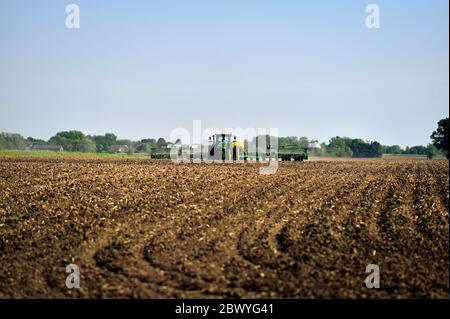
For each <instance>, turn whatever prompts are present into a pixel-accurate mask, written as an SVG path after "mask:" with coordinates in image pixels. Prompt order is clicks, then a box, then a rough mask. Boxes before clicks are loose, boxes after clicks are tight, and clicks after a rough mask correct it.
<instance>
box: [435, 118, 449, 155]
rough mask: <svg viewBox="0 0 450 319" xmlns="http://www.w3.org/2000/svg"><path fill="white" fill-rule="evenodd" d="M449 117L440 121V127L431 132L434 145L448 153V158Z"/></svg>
mask: <svg viewBox="0 0 450 319" xmlns="http://www.w3.org/2000/svg"><path fill="white" fill-rule="evenodd" d="M449 127H450V124H449V118H448V117H447V118H445V119H442V120H440V121H439V122H438V128H437V129H436V131H434V132H433V133H432V134H431V139H432V141H433V145H434V146H435V147H436V148H438V149H440V150H442V151H443V152H445V153H446V155H447V158H450V157H449V156H450V154H449V151H448V133H449Z"/></svg>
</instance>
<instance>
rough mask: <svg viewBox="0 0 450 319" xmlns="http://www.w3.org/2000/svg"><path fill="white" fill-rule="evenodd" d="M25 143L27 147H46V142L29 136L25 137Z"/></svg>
mask: <svg viewBox="0 0 450 319" xmlns="http://www.w3.org/2000/svg"><path fill="white" fill-rule="evenodd" d="M27 143H28V145H46V144H47V141H44V140H41V139H37V138H33V137H31V136H29V137H27Z"/></svg>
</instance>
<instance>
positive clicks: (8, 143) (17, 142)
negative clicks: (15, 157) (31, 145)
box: [0, 133, 27, 150]
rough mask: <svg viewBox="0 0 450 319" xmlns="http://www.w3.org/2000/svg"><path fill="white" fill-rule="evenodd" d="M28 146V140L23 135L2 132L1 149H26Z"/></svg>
mask: <svg viewBox="0 0 450 319" xmlns="http://www.w3.org/2000/svg"><path fill="white" fill-rule="evenodd" d="M26 146H27V141H26V140H25V138H24V137H23V136H22V135H20V134H15V133H0V149H7V150H24V149H25V148H26Z"/></svg>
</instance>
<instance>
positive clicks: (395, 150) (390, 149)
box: [383, 145, 403, 154]
mask: <svg viewBox="0 0 450 319" xmlns="http://www.w3.org/2000/svg"><path fill="white" fill-rule="evenodd" d="M402 152H403V150H402V148H401V147H400V146H399V145H392V146H383V153H385V154H402Z"/></svg>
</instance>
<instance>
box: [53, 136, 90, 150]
mask: <svg viewBox="0 0 450 319" xmlns="http://www.w3.org/2000/svg"><path fill="white" fill-rule="evenodd" d="M48 143H49V144H56V145H62V146H63V148H64V150H66V151H69V152H95V151H96V150H97V148H96V144H95V142H94V141H93V140H92V139H90V138H89V137H87V136H85V135H84V134H83V133H82V132H80V131H63V132H58V133H56V135H55V136H52V137H51V138H50V140H49V141H48Z"/></svg>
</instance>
